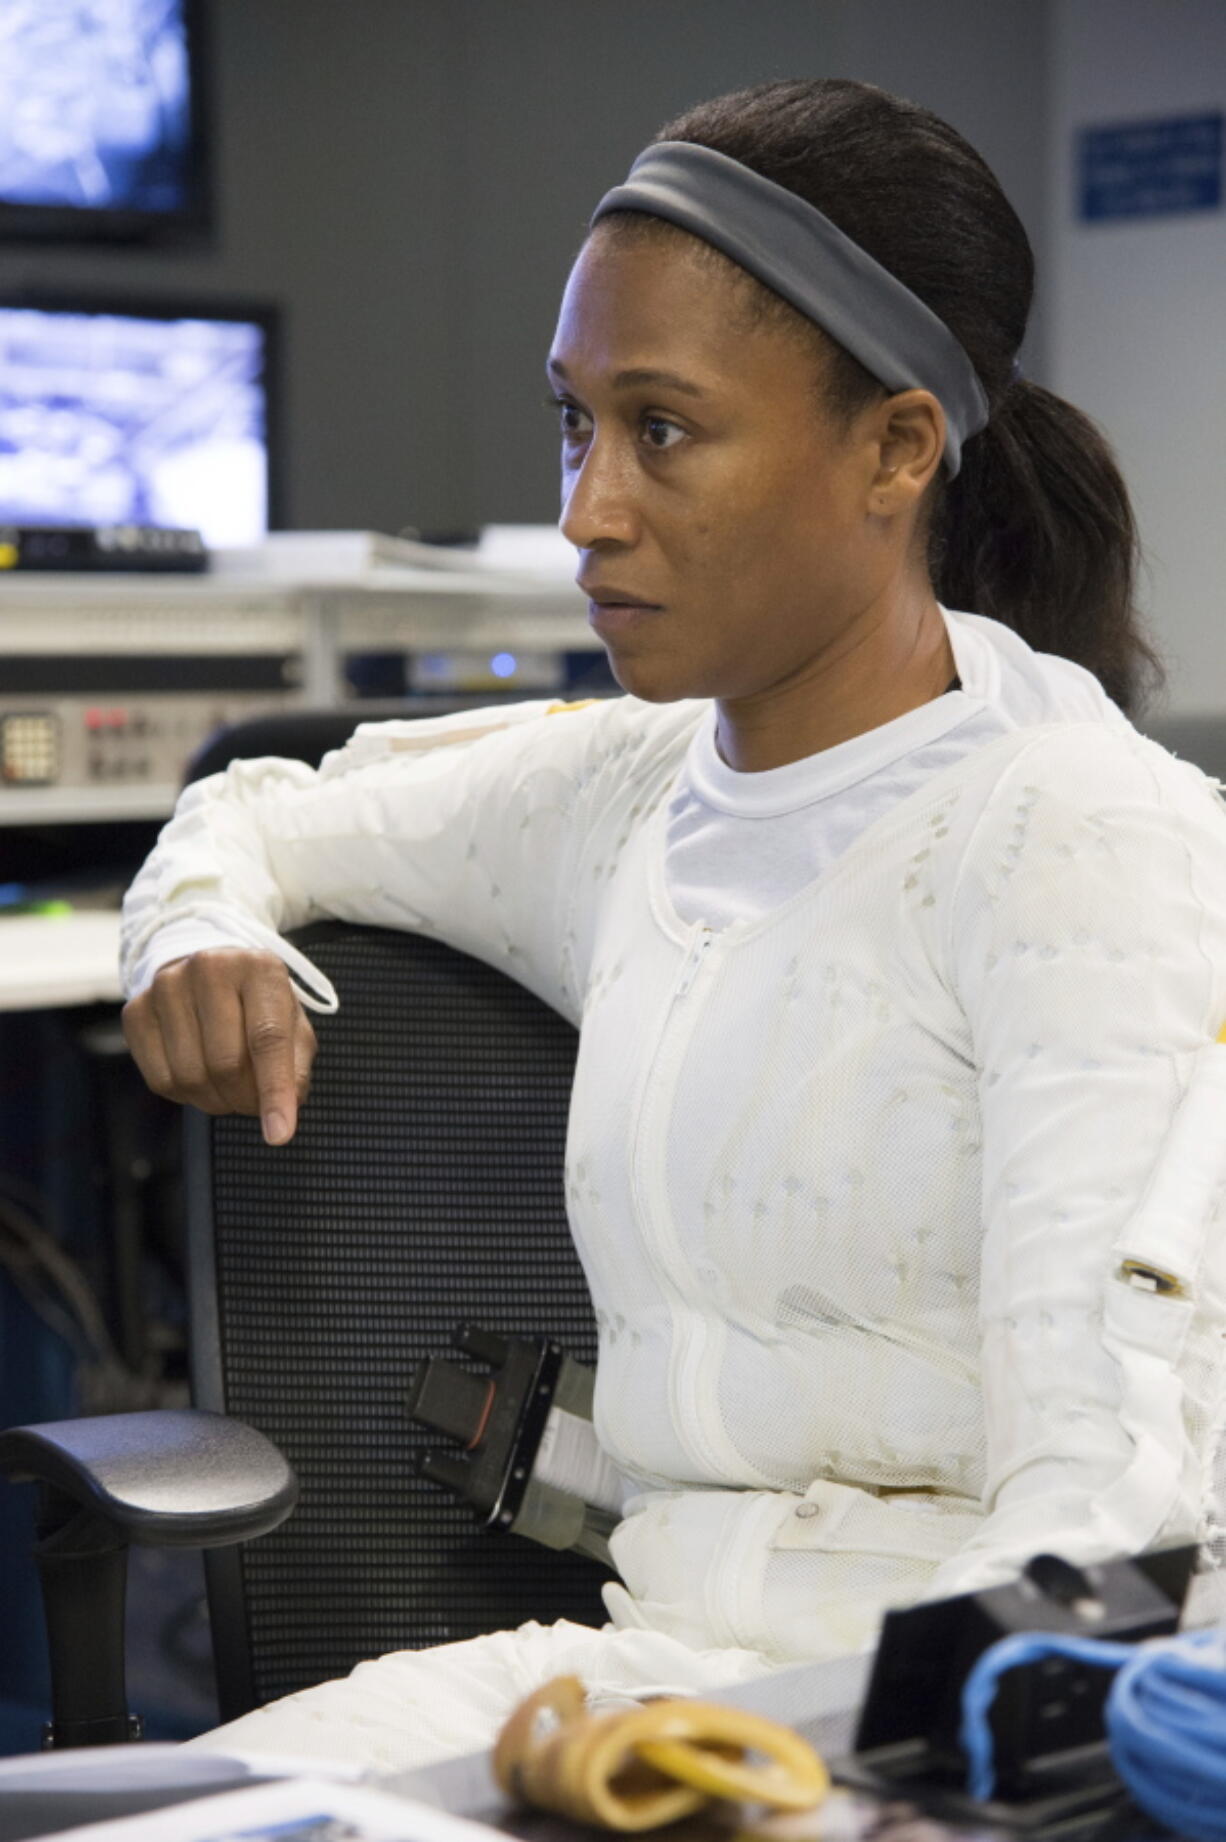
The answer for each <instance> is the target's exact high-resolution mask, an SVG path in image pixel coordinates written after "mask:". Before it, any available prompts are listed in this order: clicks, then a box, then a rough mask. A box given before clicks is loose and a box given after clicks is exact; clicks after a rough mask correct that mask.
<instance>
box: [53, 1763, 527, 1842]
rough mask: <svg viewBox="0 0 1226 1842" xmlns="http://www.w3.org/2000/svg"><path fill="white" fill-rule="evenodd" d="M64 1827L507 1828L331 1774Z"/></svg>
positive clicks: (190, 1835) (277, 1830) (204, 1839)
mask: <svg viewBox="0 0 1226 1842" xmlns="http://www.w3.org/2000/svg"><path fill="white" fill-rule="evenodd" d="M58 1833H59V1834H60V1835H62V1836H65V1837H70V1838H72V1839H73V1842H490V1838H491V1837H494V1836H497V1835H498V1834H499V1832H498V1831H496V1830H493V1829H487V1828H486V1827H485V1825H484V1824H481V1823H470V1822H469V1821H467V1819H466V1818H464V1817H460V1816H449V1815H448V1814H447V1813H446V1812H445V1811H443V1810H435V1809H433V1808H432V1807H431V1806H430V1805H429V1804H415V1803H409V1802H408V1801H407V1800H406V1799H404V1798H401V1797H392V1796H389V1794H388V1793H387V1792H386V1791H372V1790H369V1789H367V1788H366V1787H365V1786H363V1785H355V1784H341V1783H337V1782H336V1781H335V1780H328V1779H325V1778H287V1779H285V1780H284V1781H282V1782H279V1783H277V1784H262V1785H254V1786H253V1787H252V1788H251V1790H249V1791H226V1792H223V1793H222V1795H221V1796H219V1797H202V1798H200V1799H198V1800H197V1801H196V1802H194V1803H189V1804H172V1805H171V1806H170V1807H169V1808H168V1809H165V1810H150V1811H147V1812H146V1813H145V1814H144V1815H143V1816H125V1817H119V1818H117V1819H113V1820H112V1821H110V1822H106V1823H88V1824H86V1825H85V1826H84V1827H83V1828H78V1829H66V1830H61V1831H59V1832H58Z"/></svg>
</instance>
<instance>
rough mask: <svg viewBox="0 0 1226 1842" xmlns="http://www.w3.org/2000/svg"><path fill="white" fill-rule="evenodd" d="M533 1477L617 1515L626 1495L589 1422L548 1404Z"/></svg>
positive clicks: (624, 1487) (619, 1478)
mask: <svg viewBox="0 0 1226 1842" xmlns="http://www.w3.org/2000/svg"><path fill="white" fill-rule="evenodd" d="M532 1475H533V1478H534V1479H535V1480H536V1481H537V1483H540V1484H552V1485H553V1487H554V1489H555V1490H564V1491H566V1492H567V1493H568V1494H569V1495H570V1496H572V1497H579V1498H580V1499H581V1500H582V1501H583V1502H584V1503H590V1504H591V1505H592V1506H593V1508H595V1509H607V1510H608V1511H609V1512H610V1514H611V1515H614V1516H620V1515H621V1513H622V1504H623V1502H624V1500H625V1496H626V1484H625V1481H624V1479H623V1478H622V1475H621V1472H620V1471H619V1470H618V1469H617V1467H616V1466H615V1465H614V1464H613V1462H612V1460H611V1459H610V1458H609V1457H608V1455H607V1454H606V1453H605V1452H604V1451H603V1449H602V1448H601V1446H600V1444H599V1443H598V1441H597V1438H596V1434H595V1432H594V1431H593V1428H592V1422H591V1421H590V1420H585V1419H583V1418H582V1416H581V1415H579V1414H574V1413H568V1412H567V1410H566V1409H565V1408H564V1407H551V1408H550V1409H549V1418H548V1419H547V1420H546V1422H545V1430H544V1432H543V1433H542V1434H541V1442H540V1444H539V1445H538V1446H537V1448H536V1461H535V1463H534V1464H533V1467H532Z"/></svg>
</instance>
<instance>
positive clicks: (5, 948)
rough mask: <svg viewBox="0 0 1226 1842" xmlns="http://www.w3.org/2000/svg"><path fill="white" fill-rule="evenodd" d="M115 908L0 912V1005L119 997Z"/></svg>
mask: <svg viewBox="0 0 1226 1842" xmlns="http://www.w3.org/2000/svg"><path fill="white" fill-rule="evenodd" d="M122 996H123V993H122V992H121V990H120V988H119V914H118V911H117V910H114V909H83V910H82V911H81V912H80V913H78V914H72V915H7V916H4V917H0V1011H33V1010H58V1009H59V1008H60V1007H61V1006H66V1005H77V1004H109V1003H118V1001H119V999H120V998H121V997H122Z"/></svg>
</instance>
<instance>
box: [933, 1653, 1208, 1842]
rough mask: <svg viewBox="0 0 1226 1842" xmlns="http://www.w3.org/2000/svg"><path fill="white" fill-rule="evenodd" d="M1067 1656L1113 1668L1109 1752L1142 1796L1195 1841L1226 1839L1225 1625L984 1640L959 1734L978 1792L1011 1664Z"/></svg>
mask: <svg viewBox="0 0 1226 1842" xmlns="http://www.w3.org/2000/svg"><path fill="white" fill-rule="evenodd" d="M1052 1656H1060V1657H1069V1658H1071V1659H1073V1660H1074V1661H1076V1662H1080V1663H1089V1664H1091V1665H1093V1666H1095V1667H1097V1668H1101V1669H1113V1670H1115V1671H1116V1677H1115V1681H1114V1682H1113V1683H1112V1684H1111V1691H1110V1694H1109V1695H1108V1697H1107V1706H1106V1728H1107V1741H1108V1745H1109V1747H1110V1751H1111V1760H1112V1763H1113V1764H1114V1766H1115V1769H1116V1771H1117V1772H1118V1773H1119V1776H1120V1778H1121V1779H1122V1780H1123V1782H1124V1784H1125V1785H1126V1786H1127V1789H1128V1791H1129V1793H1130V1794H1131V1796H1132V1798H1133V1799H1134V1801H1135V1802H1136V1803H1138V1804H1139V1805H1140V1806H1141V1808H1142V1809H1143V1810H1144V1811H1146V1812H1147V1813H1148V1814H1149V1815H1150V1816H1152V1817H1154V1818H1156V1820H1157V1821H1158V1822H1160V1823H1164V1824H1165V1825H1166V1826H1167V1828H1168V1829H1173V1830H1175V1832H1176V1833H1177V1834H1178V1835H1181V1836H1189V1837H1191V1838H1193V1839H1194V1842H1226V1631H1223V1630H1211V1631H1194V1632H1189V1633H1187V1634H1185V1635H1184V1636H1183V1637H1171V1638H1162V1639H1155V1640H1153V1641H1151V1642H1149V1643H1145V1644H1110V1643H1103V1642H1101V1641H1099V1640H1097V1639H1095V1638H1089V1637H1062V1636H1057V1635H1056V1634H1054V1633H1051V1632H1043V1631H1030V1632H1024V1633H1020V1634H1019V1635H1017V1636H1014V1637H1005V1638H1002V1639H1001V1641H1000V1642H999V1643H998V1644H993V1645H992V1647H991V1649H990V1650H985V1651H984V1653H983V1655H982V1656H981V1657H980V1658H979V1660H978V1662H977V1663H976V1664H975V1666H974V1668H973V1669H972V1670H971V1672H970V1674H969V1675H968V1676H967V1678H966V1683H965V1686H964V1688H963V1691H962V1728H961V1732H960V1735H959V1738H960V1739H961V1742H962V1749H963V1751H964V1752H965V1754H966V1758H967V1762H968V1765H969V1768H970V1770H969V1774H968V1785H967V1788H968V1790H969V1791H970V1794H971V1796H972V1797H977V1798H988V1797H990V1796H991V1795H992V1787H993V1784H994V1781H995V1769H994V1766H993V1760H992V1730H991V1728H990V1727H989V1726H988V1710H989V1709H990V1708H991V1705H992V1700H993V1697H994V1696H995V1694H996V1684H997V1682H998V1681H999V1680H1000V1678H1001V1676H1002V1675H1004V1673H1005V1671H1006V1670H1009V1669H1017V1668H1019V1667H1020V1666H1021V1665H1022V1664H1024V1663H1035V1662H1039V1661H1040V1660H1041V1659H1042V1658H1043V1657H1052Z"/></svg>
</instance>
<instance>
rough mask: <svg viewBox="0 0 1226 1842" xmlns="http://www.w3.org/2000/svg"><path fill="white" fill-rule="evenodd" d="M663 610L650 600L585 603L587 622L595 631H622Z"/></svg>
mask: <svg viewBox="0 0 1226 1842" xmlns="http://www.w3.org/2000/svg"><path fill="white" fill-rule="evenodd" d="M663 612H664V610H663V608H661V607H660V606H658V605H657V604H656V603H654V602H650V601H589V602H588V604H587V617H588V623H589V625H591V626H592V627H594V628H595V629H596V631H597V633H624V632H625V631H626V629H627V628H628V627H634V626H637V625H638V623H639V622H640V621H642V620H647V619H648V618H649V617H650V616H651V615H653V614H662V613H663Z"/></svg>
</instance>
